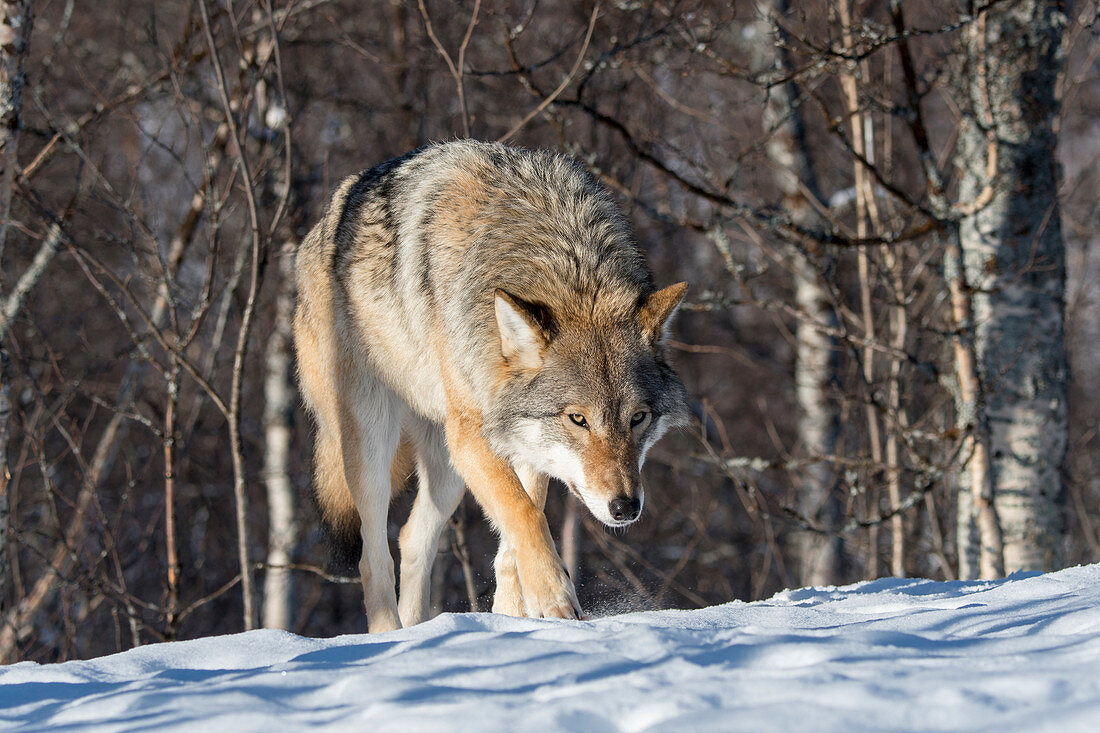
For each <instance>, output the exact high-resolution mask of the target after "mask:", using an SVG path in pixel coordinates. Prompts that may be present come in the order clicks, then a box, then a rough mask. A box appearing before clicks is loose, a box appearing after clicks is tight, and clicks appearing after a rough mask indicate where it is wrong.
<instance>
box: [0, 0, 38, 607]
mask: <svg viewBox="0 0 1100 733" xmlns="http://www.w3.org/2000/svg"><path fill="white" fill-rule="evenodd" d="M32 18H33V3H32V2H31V0H5V1H4V2H3V3H0V263H2V262H3V257H4V241H5V239H7V233H8V223H9V221H10V220H11V216H10V214H11V197H12V188H13V187H14V185H15V176H16V173H17V169H18V161H17V160H16V155H15V153H16V145H17V143H18V134H19V113H20V110H21V109H22V105H23V58H24V57H25V56H26V54H27V46H28V45H29V43H30V36H31V25H32ZM16 303H18V300H17V301H16ZM6 314H7V309H6V308H5V311H4V317H2V326H3V327H2V328H0V610H3V609H4V608H5V606H6V604H7V597H8V568H9V567H10V566H9V558H8V556H7V547H8V536H7V535H8V521H9V517H8V475H9V472H8V421H9V420H10V418H11V395H10V387H9V385H8V369H7V366H8V361H7V355H6V354H5V353H4V347H3V341H4V339H5V338H6V333H4V332H5V331H6V330H7V325H8V322H9V321H10V318H7V317H6ZM13 315H14V314H13Z"/></svg>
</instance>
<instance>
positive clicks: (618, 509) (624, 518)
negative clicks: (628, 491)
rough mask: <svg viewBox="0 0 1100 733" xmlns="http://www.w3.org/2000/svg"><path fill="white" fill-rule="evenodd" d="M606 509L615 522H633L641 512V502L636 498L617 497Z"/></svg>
mask: <svg viewBox="0 0 1100 733" xmlns="http://www.w3.org/2000/svg"><path fill="white" fill-rule="evenodd" d="M607 508H608V509H609V510H610V511H611V517H612V518H613V519H614V520H615V521H616V522H633V521H634V520H635V519H637V518H638V514H639V513H640V512H641V511H642V502H640V501H638V497H636V496H617V497H615V498H614V499H612V500H611V503H610V504H608V505H607Z"/></svg>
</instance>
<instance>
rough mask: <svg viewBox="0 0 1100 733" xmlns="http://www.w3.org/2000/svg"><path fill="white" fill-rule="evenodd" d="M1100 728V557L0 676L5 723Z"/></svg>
mask: <svg viewBox="0 0 1100 733" xmlns="http://www.w3.org/2000/svg"><path fill="white" fill-rule="evenodd" d="M313 726H327V727H328V728H331V729H333V730H356V731H400V732H401V733H408V732H409V731H440V730H462V731H490V730H497V731H554V730H560V731H620V730H621V731H642V730H653V731H691V733H701V732H702V731H727V730H751V731H791V730H815V731H817V730H821V731H826V730H831V731H846V732H847V731H865V730H955V731H957V730H968V731H970V730H990V731H1003V730H1013V731H1015V730H1051V731H1055V730H1056V731H1059V732H1061V731H1071V730H1080V731H1100V565H1092V566H1087V567H1078V568H1072V569H1069V570H1063V571H1061V572H1057V573H1051V574H1047V575H1032V576H1016V577H1013V578H1010V579H1008V580H1003V581H996V582H976V581H975V582H950V583H938V582H932V581H926V580H894V579H886V580H877V581H873V582H869V583H860V584H857V585H852V586H848V587H844V588H815V589H804V590H796V591H784V592H782V593H780V594H778V595H776V596H775V597H773V598H771V599H769V600H766V601H759V602H756V603H730V604H727V605H724V606H718V607H715V608H708V609H703V610H699V611H660V612H648V613H633V614H627V615H623V616H615V617H609V618H602V619H598V620H595V621H589V622H564V621H534V620H527V619H513V618H505V617H500V616H493V615H490V614H477V615H470V614H467V615H444V616H441V617H439V618H436V619H435V620H433V621H431V622H429V623H426V624H423V625H421V626H418V627H415V628H411V629H406V630H402V631H396V632H393V633H389V634H381V635H377V636H370V637H368V636H341V637H337V638H334V639H306V638H302V637H299V636H294V635H293V634H287V633H282V632H275V631H254V632H250V633H246V634H236V635H233V636H222V637H216V638H209V639H199V640H196V641H184V642H175V643H171V644H157V645H153V646H147V647H143V648H140V649H134V650H131V651H128V652H124V653H122V654H115V655H113V656H109V657H103V658H100V659H92V660H88V661H79V662H67V663H65V664H54V665H37V664H33V663H22V664H16V665H13V666H10V667H7V668H3V669H0V727H3V728H8V727H11V728H25V729H40V730H51V731H61V730H72V729H80V728H94V729H95V730H156V731H163V730H201V731H204V732H205V733H213V732H214V731H232V732H233V733H241V732H243V731H266V732H269V733H275V732H276V731H284V730H294V729H302V728H306V727H313Z"/></svg>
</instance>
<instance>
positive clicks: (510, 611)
mask: <svg viewBox="0 0 1100 733" xmlns="http://www.w3.org/2000/svg"><path fill="white" fill-rule="evenodd" d="M515 470H516V475H517V476H518V477H519V480H520V483H521V484H523V490H524V491H526V492H527V495H528V496H530V497H531V501H533V502H534V503H535V506H537V507H538V508H539V510H540V511H541V510H544V509H545V508H546V491H547V487H548V486H549V483H550V479H549V477H548V476H546V475H545V474H540V473H538V472H537V471H535V470H534V469H532V468H530V467H528V466H525V465H519V466H516V467H515ZM493 569H494V571H495V574H496V580H497V588H496V592H495V593H493V613H502V614H504V615H506V616H526V615H527V614H526V610H525V609H524V606H523V590H522V588H521V587H520V584H519V572H518V571H517V570H516V558H515V554H514V553H513V552H512V548H511V547H510V546H509V545H508V542H507V540H505V538H504V536H503V535H501V538H500V546H499V547H498V548H497V555H496V558H495V559H494V560H493Z"/></svg>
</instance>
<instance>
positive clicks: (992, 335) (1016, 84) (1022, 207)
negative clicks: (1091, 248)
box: [956, 0, 1067, 572]
mask: <svg viewBox="0 0 1100 733" xmlns="http://www.w3.org/2000/svg"><path fill="white" fill-rule="evenodd" d="M1066 22H1067V19H1066V15H1065V13H1064V11H1063V10H1062V6H1061V4H1060V3H1058V2H1053V1H1044V0H1020V1H1018V2H1012V3H1007V4H998V5H995V6H993V7H991V8H990V9H989V10H988V11H987V12H986V13H985V14H984V15H983V16H981V19H980V20H979V21H976V22H974V23H972V24H971V25H970V27H969V29H968V32H967V33H966V51H967V62H968V63H967V68H966V69H965V70H964V73H963V76H962V79H963V81H962V83H961V85H960V87H961V89H960V91H961V95H962V98H963V100H964V105H963V114H964V116H963V122H962V126H961V128H960V132H959V147H958V153H957V156H956V164H957V165H958V167H959V168H960V169H961V178H960V186H959V197H960V204H959V207H960V209H961V210H962V211H963V212H964V213H965V214H966V215H965V216H964V217H963V218H962V220H961V221H960V227H959V243H960V246H961V249H962V262H963V267H964V269H965V274H966V281H967V283H968V284H969V286H970V288H971V291H972V303H973V328H974V346H975V353H976V357H977V372H978V376H979V379H980V381H981V387H982V395H983V400H982V401H981V402H980V403H979V404H978V406H977V408H978V410H979V411H980V414H978V415H976V416H975V417H976V419H977V420H981V421H984V424H985V429H986V430H987V432H988V439H989V452H990V467H991V482H992V487H993V498H994V504H995V507H996V513H997V516H998V517H999V519H1000V524H1001V530H1002V534H1003V545H1004V570H1005V572H1013V571H1015V570H1021V569H1028V570H1049V569H1052V568H1054V567H1056V566H1057V565H1058V560H1059V544H1060V543H1059V537H1060V534H1061V529H1062V525H1063V514H1062V491H1063V487H1062V480H1061V467H1062V462H1063V459H1064V457H1065V451H1066V439H1067V422H1066V381H1067V365H1066V353H1065V342H1064V337H1063V332H1064V328H1063V320H1064V319H1063V315H1064V313H1063V306H1064V296H1065V261H1064V260H1065V257H1064V251H1065V248H1064V242H1063V239H1062V233H1061V224H1060V214H1059V208H1058V200H1057V191H1058V179H1059V170H1058V164H1057V160H1056V157H1055V146H1056V142H1057V139H1056V137H1057V136H1056V134H1055V131H1054V120H1055V117H1056V115H1057V112H1058V104H1059V102H1058V100H1057V98H1056V91H1055V90H1056V80H1057V77H1058V74H1059V72H1060V69H1061V66H1062V60H1063V59H1062V48H1061V38H1062V33H1063V29H1064V28H1065V26H1066ZM966 503H967V502H966V501H965V500H964V501H963V502H962V505H961V507H960V508H961V510H963V511H965V509H966ZM966 518H967V517H966V515H965V514H964V515H963V516H961V518H960V519H961V520H965V519H966ZM965 531H969V530H968V525H966V524H961V526H960V534H962V532H965ZM964 551H965V548H964V547H963V546H962V542H960V559H962V556H963V554H964ZM960 564H961V563H960Z"/></svg>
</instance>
